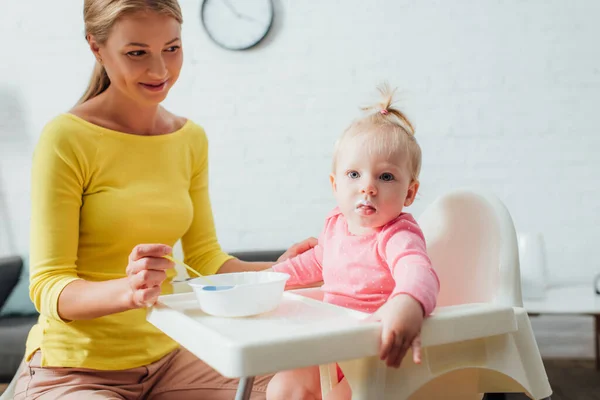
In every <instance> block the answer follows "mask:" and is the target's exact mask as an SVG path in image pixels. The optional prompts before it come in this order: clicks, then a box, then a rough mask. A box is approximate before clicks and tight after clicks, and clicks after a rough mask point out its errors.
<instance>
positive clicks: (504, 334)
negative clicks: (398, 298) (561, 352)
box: [313, 190, 552, 400]
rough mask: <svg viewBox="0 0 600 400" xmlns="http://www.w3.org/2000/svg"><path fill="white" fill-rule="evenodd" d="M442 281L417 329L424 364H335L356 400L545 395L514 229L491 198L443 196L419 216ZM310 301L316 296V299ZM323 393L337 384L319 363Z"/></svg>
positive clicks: (473, 194)
mask: <svg viewBox="0 0 600 400" xmlns="http://www.w3.org/2000/svg"><path fill="white" fill-rule="evenodd" d="M419 223H420V225H421V228H422V229H423V232H424V234H425V238H426V240H427V246H428V252H429V255H430V257H431V259H432V262H433V265H434V267H435V269H436V271H437V273H438V275H439V278H440V281H441V290H440V294H439V298H438V307H437V308H436V310H435V312H434V314H433V315H432V316H431V317H430V318H428V319H427V320H426V322H425V324H424V325H423V329H422V332H421V338H422V346H423V354H422V363H421V364H420V365H416V364H414V363H413V362H412V354H410V351H409V354H407V356H406V358H405V360H404V361H403V363H402V366H401V367H400V368H399V369H393V368H387V367H386V365H385V363H384V362H382V361H380V360H379V359H378V358H377V357H371V358H364V359H357V360H348V361H342V362H340V363H339V365H340V367H341V368H342V370H343V372H344V374H345V376H346V378H347V379H348V382H349V384H350V387H351V388H352V398H353V399H355V400H357V399H359V400H367V399H368V400H375V399H386V400H391V399H395V400H403V399H409V398H410V399H411V400H418V399H481V398H482V396H483V394H485V393H509V392H520V393H525V394H527V395H528V396H529V397H530V398H533V399H536V400H539V399H549V396H550V395H551V394H552V390H551V388H550V385H549V383H548V378H547V376H546V372H545V369H544V365H543V363H542V359H541V356H540V353H539V350H538V347H537V344H536V341H535V338H534V335H533V331H532V329H531V324H530V322H529V317H528V316H527V313H526V311H525V310H524V309H523V308H522V307H523V304H522V299H521V286H520V275H519V255H518V248H517V237H516V233H515V228H514V225H513V222H512V219H511V217H510V214H509V213H508V211H507V209H506V208H505V207H504V205H503V204H502V203H501V202H500V201H499V200H498V199H497V198H495V197H493V196H491V195H486V194H482V193H478V192H474V191H468V190H461V191H455V192H452V193H450V194H447V195H445V196H442V197H441V198H439V199H438V200H436V201H435V202H434V203H433V204H431V205H430V206H429V207H428V208H427V209H426V211H425V212H424V213H423V214H422V216H421V217H420V219H419ZM314 296H315V295H313V297H314ZM320 370H321V381H322V392H323V395H324V396H325V395H327V393H329V391H330V390H331V388H332V387H333V385H335V384H337V374H336V373H335V367H334V366H332V365H326V366H321V368H320Z"/></svg>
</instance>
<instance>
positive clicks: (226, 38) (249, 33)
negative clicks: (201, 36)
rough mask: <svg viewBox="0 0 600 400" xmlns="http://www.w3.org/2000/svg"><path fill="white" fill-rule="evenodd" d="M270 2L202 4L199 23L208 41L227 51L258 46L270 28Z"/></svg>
mask: <svg viewBox="0 0 600 400" xmlns="http://www.w3.org/2000/svg"><path fill="white" fill-rule="evenodd" d="M273 15H274V9H273V1H272V0H204V1H203V2H202V7H201V9H200V19H201V21H202V25H203V26H204V29H205V30H206V33H207V34H208V36H209V37H210V38H211V40H212V41H213V42H215V43H217V44H218V45H219V46H221V47H223V48H224V49H227V50H247V49H250V48H252V47H254V46H256V45H257V44H258V43H260V42H261V41H262V40H263V39H264V38H265V37H266V36H267V34H268V33H269V30H270V29H271V25H273Z"/></svg>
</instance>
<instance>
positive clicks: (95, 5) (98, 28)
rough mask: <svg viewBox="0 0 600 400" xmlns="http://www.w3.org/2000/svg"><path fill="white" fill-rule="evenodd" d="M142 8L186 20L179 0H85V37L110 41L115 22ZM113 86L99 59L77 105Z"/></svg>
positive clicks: (101, 42)
mask: <svg viewBox="0 0 600 400" xmlns="http://www.w3.org/2000/svg"><path fill="white" fill-rule="evenodd" d="M140 11H153V12H156V13H159V14H163V15H167V16H170V17H173V18H175V19H176V20H177V21H178V22H179V23H180V24H181V23H183V16H182V14H181V8H180V7H179V3H178V2H177V0H84V3H83V20H84V22H85V37H86V39H87V38H88V37H89V35H92V36H94V38H95V39H96V40H97V42H98V43H99V44H104V43H106V41H107V40H108V36H109V35H110V31H111V29H112V27H113V25H114V24H115V23H116V22H117V21H118V20H119V18H122V17H124V16H125V15H129V14H133V13H136V12H140ZM109 86H110V78H109V77H108V74H107V73H106V70H105V69H104V66H102V64H100V62H98V61H96V65H95V66H94V70H93V72H92V77H91V78H90V83H89V85H88V87H87V89H86V91H85V93H84V95H83V96H82V97H81V99H79V102H78V103H77V104H81V103H84V102H86V101H88V100H90V99H92V98H94V97H96V96H98V95H99V94H100V93H102V92H104V91H105V90H106V89H107V88H108V87H109Z"/></svg>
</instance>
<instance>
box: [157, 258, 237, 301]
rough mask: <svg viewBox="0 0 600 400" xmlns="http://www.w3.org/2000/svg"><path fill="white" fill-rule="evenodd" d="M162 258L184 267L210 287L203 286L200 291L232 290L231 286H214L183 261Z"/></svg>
mask: <svg viewBox="0 0 600 400" xmlns="http://www.w3.org/2000/svg"><path fill="white" fill-rule="evenodd" d="M163 257H164V258H166V259H167V260H169V261H172V262H174V263H175V264H179V265H181V266H182V267H185V268H186V269H187V270H188V271H190V272H193V273H194V274H196V275H197V276H199V277H200V278H202V279H204V280H205V281H206V282H207V283H208V284H209V285H210V286H205V287H203V288H202V289H203V290H208V291H215V292H216V291H219V290H227V289H231V288H233V286H217V285H215V283H214V282H213V281H211V280H210V279H208V277H206V276H204V275H202V274H201V273H199V272H198V271H196V270H195V269H193V268H192V267H190V266H189V265H187V264H186V263H184V262H183V261H180V260H178V259H176V258H174V257H172V256H169V255H166V256H163Z"/></svg>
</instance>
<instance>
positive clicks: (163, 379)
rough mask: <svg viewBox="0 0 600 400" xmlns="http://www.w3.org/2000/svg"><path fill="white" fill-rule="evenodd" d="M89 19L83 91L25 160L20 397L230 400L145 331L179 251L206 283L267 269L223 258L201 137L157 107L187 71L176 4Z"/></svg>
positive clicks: (149, 1)
mask: <svg viewBox="0 0 600 400" xmlns="http://www.w3.org/2000/svg"><path fill="white" fill-rule="evenodd" d="M84 19H85V28H86V38H87V41H88V43H89V46H90V49H91V50H92V52H93V54H94V56H95V57H96V59H97V63H96V66H95V70H94V73H93V76H92V79H91V82H90V85H89V88H88V90H87V91H86V93H85V95H84V96H83V98H82V99H81V100H80V102H79V103H78V104H77V105H76V106H75V107H74V108H73V109H72V110H70V112H68V113H65V114H63V115H60V116H58V117H56V118H55V119H53V120H52V121H51V122H50V123H48V124H47V126H46V127H45V128H44V131H43V132H42V134H41V137H40V140H39V143H38V145H37V147H36V151H35V154H34V162H33V171H32V172H33V174H32V214H31V282H30V292H31V297H32V299H33V301H34V303H35V305H36V308H37V309H38V311H39V312H40V318H39V321H38V324H37V325H36V326H34V327H33V328H32V330H31V332H30V334H29V338H28V341H27V353H26V362H25V364H26V365H25V367H24V368H23V373H22V374H21V375H20V377H19V379H18V382H17V386H16V397H15V398H16V399H33V398H35V399H56V398H60V399H80V398H82V399H92V398H102V399H134V398H135V399H138V398H144V399H146V398H147V399H175V398H176V399H188V398H189V399H191V398H194V399H200V398H201V399H231V398H233V396H234V392H235V390H236V387H237V381H236V380H232V379H226V378H223V377H221V376H220V375H219V374H218V373H217V372H215V371H214V370H212V369H211V368H210V367H209V366H207V365H206V364H204V363H203V362H202V361H200V360H198V359H197V358H196V357H195V356H193V355H192V354H191V353H189V352H188V351H186V350H185V349H182V348H179V346H178V344H177V343H175V342H174V341H172V340H171V339H170V338H169V337H167V336H166V335H164V334H163V333H162V332H160V331H159V330H157V329H156V328H154V327H153V326H152V325H151V324H149V323H148V322H146V319H145V317H146V310H145V307H147V306H149V305H152V304H154V302H156V299H157V297H158V296H159V294H165V293H169V290H170V280H171V279H172V278H173V276H174V275H175V271H174V268H173V267H174V266H173V264H172V263H171V262H169V261H168V260H166V259H165V258H163V256H164V255H167V254H170V253H171V251H172V247H171V246H173V244H174V243H175V242H177V241H178V240H180V239H181V243H182V246H183V251H184V254H185V260H186V262H187V263H188V264H189V265H191V266H193V267H194V268H196V269H197V270H198V271H199V272H201V273H202V274H206V275H208V274H214V273H224V272H235V271H248V270H262V269H265V268H268V267H270V266H271V263H266V262H265V263H247V262H243V261H240V260H237V259H235V258H232V257H230V256H228V255H227V254H225V253H224V252H223V251H222V250H221V248H220V246H219V244H218V242H217V238H216V233H215V228H214V223H213V218H212V211H211V207H210V202H209V195H208V147H207V139H206V136H205V133H204V131H203V130H202V128H201V127H199V126H198V125H196V124H194V123H193V122H191V121H189V120H186V119H185V118H182V117H179V116H176V115H174V114H172V113H170V112H168V111H167V110H165V109H164V108H163V107H161V106H160V105H159V104H160V103H161V102H162V101H163V100H164V99H165V97H166V96H167V93H168V92H169V90H170V89H171V87H172V86H173V85H174V84H175V82H176V81H177V78H178V76H179V72H180V69H181V66H182V60H183V51H182V40H181V23H182V17H181V11H180V8H179V5H178V3H177V1H176V0H85V2H84ZM314 243H315V242H314V239H312V240H308V241H305V242H304V243H302V244H300V245H298V246H293V247H292V248H290V250H288V252H286V255H284V257H287V256H289V255H293V254H295V253H298V252H302V250H304V249H306V248H308V247H311V246H312V245H314ZM268 379H269V377H262V378H258V379H257V380H256V384H255V387H254V394H253V398H257V399H258V398H264V390H265V388H266V384H267V382H268Z"/></svg>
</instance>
